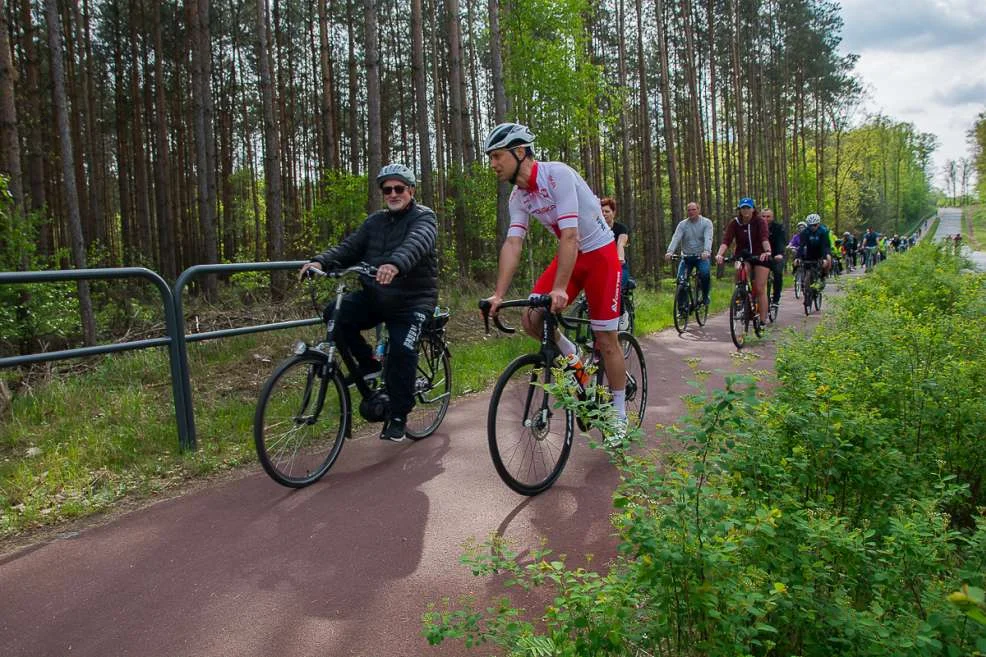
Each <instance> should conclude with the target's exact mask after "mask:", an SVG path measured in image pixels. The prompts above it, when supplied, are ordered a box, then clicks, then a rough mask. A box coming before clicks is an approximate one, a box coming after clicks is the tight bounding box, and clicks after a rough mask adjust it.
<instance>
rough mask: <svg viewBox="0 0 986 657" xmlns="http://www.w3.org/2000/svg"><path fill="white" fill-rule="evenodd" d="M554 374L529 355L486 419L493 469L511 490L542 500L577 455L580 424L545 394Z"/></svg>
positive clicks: (510, 370)
mask: <svg viewBox="0 0 986 657" xmlns="http://www.w3.org/2000/svg"><path fill="white" fill-rule="evenodd" d="M551 381H552V373H551V368H550V367H548V366H547V364H546V363H545V362H544V359H543V358H542V356H541V354H527V355H524V356H520V357H519V358H516V359H515V360H514V361H513V362H511V363H510V364H509V365H507V369H505V370H504V371H503V374H501V375H500V378H499V380H497V382H496V386H495V387H494V388H493V396H492V398H491V399H490V410H489V414H488V415H487V418H486V434H487V438H488V440H489V447H490V456H491V457H492V458H493V466H494V467H495V468H496V472H497V474H498V475H500V479H502V480H503V483H505V484H506V485H507V486H509V487H510V488H511V489H513V490H514V491H516V492H518V493H520V494H521V495H537V494H538V493H541V492H543V491H545V490H547V489H548V488H550V487H551V485H552V484H554V483H555V480H556V479H557V478H558V475H560V474H561V472H562V470H563V469H564V468H565V463H566V462H567V461H568V455H569V453H570V452H571V450H572V436H573V434H574V425H575V418H574V414H573V413H572V411H568V410H565V409H563V408H560V407H556V405H557V401H556V400H555V398H554V397H553V396H552V395H551V394H549V392H548V391H547V390H545V388H544V385H545V384H548V383H551Z"/></svg>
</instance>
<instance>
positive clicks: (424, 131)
mask: <svg viewBox="0 0 986 657" xmlns="http://www.w3.org/2000/svg"><path fill="white" fill-rule="evenodd" d="M423 25H424V16H423V14H422V9H421V0H411V70H412V72H413V79H414V102H415V107H416V108H417V110H416V117H415V118H416V119H417V128H418V129H417V133H418V148H419V149H420V152H421V167H420V171H419V174H420V180H419V181H418V187H419V189H420V195H421V200H422V202H423V203H424V204H425V205H427V206H431V207H433V206H434V203H435V199H434V188H433V187H432V171H431V131H430V130H429V129H428V86H427V85H428V82H427V79H426V76H425V55H424V26H423Z"/></svg>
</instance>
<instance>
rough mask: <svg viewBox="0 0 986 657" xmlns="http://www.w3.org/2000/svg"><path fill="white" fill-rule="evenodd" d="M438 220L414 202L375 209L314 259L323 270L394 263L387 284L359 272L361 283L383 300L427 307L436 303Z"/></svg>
mask: <svg viewBox="0 0 986 657" xmlns="http://www.w3.org/2000/svg"><path fill="white" fill-rule="evenodd" d="M437 238H438V221H437V220H436V218H435V213H434V211H432V209H431V208H429V207H426V206H424V205H418V204H417V203H415V202H414V201H413V200H412V201H411V204H410V205H409V206H407V207H406V208H404V210H402V211H401V212H397V213H393V212H391V211H390V210H378V211H377V212H374V213H373V214H371V215H370V216H369V217H367V218H366V220H365V221H364V222H363V225H362V226H360V227H359V229H358V230H357V231H356V232H355V233H352V234H351V235H349V236H348V237H347V238H346V239H344V240H343V241H342V243H340V244H339V245H338V246H335V247H333V248H331V249H329V250H328V251H325V252H324V253H320V254H319V255H317V256H315V257H314V258H312V262H317V263H319V264H321V265H322V268H323V269H331V268H333V266H336V267H348V266H350V265H355V264H356V263H358V262H366V263H367V264H370V265H374V266H376V267H379V266H380V265H385V264H388V263H389V264H392V265H394V266H395V267H397V270H398V272H399V275H398V276H397V277H395V278H394V280H393V282H391V284H390V285H380V284H379V283H377V282H376V281H375V280H374V279H372V278H370V277H368V276H363V277H362V280H363V287H364V288H365V289H366V290H367V291H369V292H371V293H373V294H374V295H375V296H376V297H377V298H378V299H379V301H380V302H381V303H382V304H385V305H387V306H394V307H400V308H426V309H428V310H430V309H431V308H432V307H434V305H435V304H436V303H437V302H438V254H437V252H436V241H437Z"/></svg>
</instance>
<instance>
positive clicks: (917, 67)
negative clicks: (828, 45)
mask: <svg viewBox="0 0 986 657" xmlns="http://www.w3.org/2000/svg"><path fill="white" fill-rule="evenodd" d="M837 2H838V3H839V4H840V5H841V6H842V19H843V22H844V26H843V30H842V36H843V39H842V45H841V49H842V52H843V53H850V52H852V53H855V54H857V55H859V61H858V62H857V63H856V72H857V74H858V75H859V77H860V78H861V80H862V82H863V84H864V88H865V89H866V90H867V99H866V100H865V102H864V104H863V109H864V111H866V112H870V113H876V112H882V113H883V114H885V115H887V116H889V117H892V118H894V119H896V120H899V121H907V122H910V123H913V124H914V126H915V127H916V128H917V129H918V130H919V131H920V132H930V133H932V134H934V135H936V136H937V137H938V142H939V146H938V150H937V151H936V152H935V154H934V163H935V172H934V173H935V175H934V181H935V183H936V184H937V185H939V186H940V187H944V176H943V175H942V168H943V166H944V164H945V162H946V161H947V160H950V159H954V160H958V159H960V158H963V157H969V156H970V149H969V145H968V141H967V139H966V133H967V132H968V131H969V129H970V128H971V127H972V124H973V122H974V121H975V119H976V116H977V115H978V114H979V113H980V112H983V111H986V0H837Z"/></svg>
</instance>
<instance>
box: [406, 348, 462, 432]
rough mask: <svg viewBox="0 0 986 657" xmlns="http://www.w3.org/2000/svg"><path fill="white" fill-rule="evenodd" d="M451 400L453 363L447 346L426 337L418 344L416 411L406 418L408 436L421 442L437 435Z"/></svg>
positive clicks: (415, 382) (415, 380) (415, 387)
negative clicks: (450, 360)
mask: <svg viewBox="0 0 986 657" xmlns="http://www.w3.org/2000/svg"><path fill="white" fill-rule="evenodd" d="M451 399H452V364H451V363H450V362H449V357H448V351H447V350H446V349H445V343H444V342H443V341H442V340H441V339H439V338H437V337H424V338H422V339H421V341H420V342H419V343H418V369H417V374H416V375H415V378H414V408H412V409H411V412H410V413H408V415H407V425H406V426H407V435H408V437H409V438H411V439H412V440H421V439H422V438H427V437H428V436H430V435H431V434H433V433H435V430H436V429H438V426H439V425H440V424H441V423H442V420H443V419H445V412H446V411H448V405H449V402H450V401H451Z"/></svg>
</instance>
